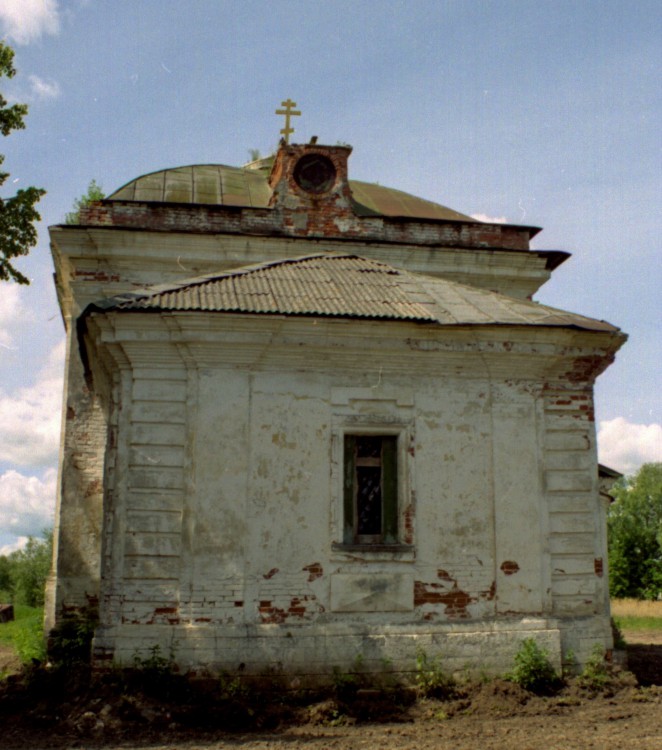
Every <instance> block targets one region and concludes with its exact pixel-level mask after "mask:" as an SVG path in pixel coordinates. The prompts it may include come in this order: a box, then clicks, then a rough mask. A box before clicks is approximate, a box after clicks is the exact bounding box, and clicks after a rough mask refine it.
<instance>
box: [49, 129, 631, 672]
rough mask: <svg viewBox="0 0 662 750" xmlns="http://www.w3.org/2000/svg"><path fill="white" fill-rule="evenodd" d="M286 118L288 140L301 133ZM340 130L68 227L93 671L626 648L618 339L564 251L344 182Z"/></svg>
mask: <svg viewBox="0 0 662 750" xmlns="http://www.w3.org/2000/svg"><path fill="white" fill-rule="evenodd" d="M287 135H288V133H286V136H287ZM350 153H351V148H350V147H348V146H340V145H336V146H324V145H320V144H318V143H317V142H316V139H315V138H313V139H312V141H311V142H310V143H307V144H290V143H288V142H287V141H286V140H285V139H284V140H283V141H282V142H281V145H280V147H279V149H278V151H277V153H276V154H275V157H272V158H269V159H263V160H258V161H256V162H253V163H250V164H248V165H246V166H244V167H229V166H221V165H208V164H207V165H195V166H187V167H179V168H175V169H165V170H162V171H158V172H154V173H151V174H147V175H143V176H141V177H138V178H136V179H134V180H132V181H131V182H129V183H128V184H126V185H124V186H123V187H121V188H120V189H119V190H117V191H116V192H114V193H113V194H112V195H110V196H108V198H106V199H104V200H102V201H99V202H96V203H94V204H92V205H91V206H89V207H87V208H84V209H82V210H81V213H80V219H79V221H80V223H79V224H77V225H59V226H54V227H51V228H50V234H51V243H52V251H53V257H54V262H55V269H56V273H55V279H56V285H57V292H58V297H59V302H60V305H61V308H62V314H63V318H64V321H65V325H66V329H67V337H68V338H67V340H68V347H67V360H66V379H65V404H64V414H63V436H62V447H61V463H60V486H59V498H58V506H57V513H56V527H55V553H54V572H53V575H52V577H51V580H50V582H49V588H48V603H47V626H48V627H52V626H53V625H54V624H55V623H57V622H58V621H59V620H60V619H61V618H63V617H64V616H66V615H67V614H68V613H72V612H81V613H91V614H93V615H94V617H96V618H98V624H97V626H96V630H95V635H94V642H93V648H94V661H95V664H96V665H97V666H98V667H103V666H104V665H110V664H130V663H131V662H132V661H133V659H134V657H135V656H136V655H143V656H145V655H147V654H148V653H149V651H150V649H152V648H153V647H154V646H157V645H158V646H159V647H160V649H161V653H163V654H172V655H173V659H174V660H175V661H176V662H177V664H178V665H179V666H180V667H181V668H182V669H187V668H190V669H194V670H221V669H222V670H227V671H230V672H233V673H234V672H237V671H242V672H243V673H245V674H260V673H267V672H271V673H273V671H274V670H278V671H282V672H284V673H286V674H292V675H295V674H296V675H299V676H301V677H302V678H305V679H307V678H309V679H311V680H315V679H320V678H322V679H323V678H324V677H325V676H328V675H329V674H331V672H332V670H333V669H334V667H335V668H338V669H342V670H351V668H352V665H353V664H356V663H357V660H360V661H361V662H362V664H363V667H364V668H365V669H368V670H382V669H384V665H385V664H389V665H391V667H390V668H392V669H394V670H395V671H397V672H410V671H412V670H413V669H414V668H415V661H416V654H417V652H418V651H420V650H422V651H424V652H425V653H426V654H427V655H428V656H430V657H432V656H439V657H440V658H441V662H442V664H443V666H444V668H445V669H446V670H447V671H449V672H452V671H455V670H463V669H467V668H469V669H475V670H482V671H486V672H493V673H498V672H503V671H505V670H507V669H509V668H510V667H511V666H512V658H513V655H514V654H515V653H516V652H517V650H518V648H519V647H520V644H521V642H522V641H523V640H524V639H526V638H534V639H535V640H536V641H537V642H538V643H539V644H540V645H541V646H542V647H544V648H545V649H546V650H547V651H548V652H549V654H550V657H551V659H552V661H553V663H555V664H556V666H557V667H559V666H560V663H561V659H562V656H563V654H565V653H567V652H568V651H569V650H572V651H573V652H574V654H575V657H576V658H577V659H578V660H579V661H580V662H582V661H583V660H585V659H586V657H587V656H588V655H589V654H590V653H591V652H592V650H593V649H594V647H595V645H596V644H599V645H600V647H601V648H604V649H605V650H609V649H610V648H611V647H612V636H611V630H610V618H609V595H608V585H607V567H606V561H607V549H606V524H605V516H606V502H607V500H605V497H604V496H601V494H600V483H599V478H598V464H597V455H596V435H595V424H594V416H593V384H594V382H595V379H596V377H597V376H598V375H599V374H600V373H601V372H602V371H603V370H604V369H605V368H606V367H607V366H608V365H609V364H610V363H611V362H612V361H613V359H614V355H615V352H616V351H617V350H618V349H619V347H620V346H621V345H622V344H623V342H624V341H625V338H626V337H625V335H624V334H623V333H621V332H620V331H619V329H618V328H616V327H615V326H613V325H610V324H609V323H606V322H604V321H600V320H593V319H591V318H587V317H583V316H582V315H577V314H574V313H570V312H564V311H562V310H558V309H554V308H552V307H548V306H545V305H542V304H539V303H537V302H535V301H532V297H533V295H535V293H536V291H537V290H538V289H539V287H540V286H541V285H542V284H544V283H545V281H547V280H548V279H549V277H550V275H551V274H552V272H553V271H554V269H555V268H556V267H557V266H559V265H560V264H561V263H563V262H564V261H565V260H566V259H567V257H568V254H567V253H564V252H561V251H555V250H535V249H531V247H530V240H531V238H532V237H533V236H535V235H536V234H537V233H538V232H539V230H538V229H537V228H535V227H530V226H515V225H508V224H492V223H484V222H481V221H477V220H476V219H473V218H471V217H470V216H467V215H464V214H462V213H458V212H457V211H453V210H451V209H448V208H445V207H444V206H441V205H438V204H436V203H432V202H429V201H427V200H423V199H421V198H416V197H414V196H411V195H408V194H406V193H403V192H400V191H398V190H394V189H391V188H387V187H382V186H379V185H375V184H370V183H365V182H358V181H355V180H351V179H350V178H349V173H348V159H349V156H350Z"/></svg>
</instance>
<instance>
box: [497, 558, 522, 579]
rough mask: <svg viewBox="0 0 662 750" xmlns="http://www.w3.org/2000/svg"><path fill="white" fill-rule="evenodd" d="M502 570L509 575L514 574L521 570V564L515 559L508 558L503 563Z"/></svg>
mask: <svg viewBox="0 0 662 750" xmlns="http://www.w3.org/2000/svg"><path fill="white" fill-rule="evenodd" d="M501 570H502V572H503V573H504V574H505V575H507V576H512V575H514V574H515V573H517V571H518V570H519V565H518V564H517V563H516V562H515V561H514V560H506V561H505V562H502V563H501Z"/></svg>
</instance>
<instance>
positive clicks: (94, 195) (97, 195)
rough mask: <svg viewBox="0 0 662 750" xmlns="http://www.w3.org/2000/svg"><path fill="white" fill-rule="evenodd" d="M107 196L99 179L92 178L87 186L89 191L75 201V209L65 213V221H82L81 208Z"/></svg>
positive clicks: (73, 222) (66, 222)
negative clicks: (98, 182)
mask: <svg viewBox="0 0 662 750" xmlns="http://www.w3.org/2000/svg"><path fill="white" fill-rule="evenodd" d="M105 197H106V194H105V193H104V192H103V188H102V187H101V185H97V181H96V180H92V182H90V184H89V185H88V186H87V192H86V193H85V194H84V195H81V197H80V198H77V199H76V200H75V201H74V206H73V211H71V212H70V213H68V214H66V215H65V217H64V223H65V224H78V223H79V221H80V210H81V208H86V207H87V206H89V205H90V203H93V202H94V201H101V200H103V199H104V198H105Z"/></svg>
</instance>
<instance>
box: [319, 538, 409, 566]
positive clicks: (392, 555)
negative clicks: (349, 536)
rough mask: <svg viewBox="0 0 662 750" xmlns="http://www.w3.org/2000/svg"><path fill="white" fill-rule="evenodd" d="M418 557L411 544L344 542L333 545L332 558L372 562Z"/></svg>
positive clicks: (344, 560) (406, 560)
mask: <svg viewBox="0 0 662 750" xmlns="http://www.w3.org/2000/svg"><path fill="white" fill-rule="evenodd" d="M415 557H416V551H415V548H414V546H413V545H411V544H342V543H340V542H334V543H333V544H332V545H331V559H332V560H335V561H342V562H346V561H350V560H360V561H363V560H366V561H370V562H382V561H395V562H409V561H413V560H414V559H415Z"/></svg>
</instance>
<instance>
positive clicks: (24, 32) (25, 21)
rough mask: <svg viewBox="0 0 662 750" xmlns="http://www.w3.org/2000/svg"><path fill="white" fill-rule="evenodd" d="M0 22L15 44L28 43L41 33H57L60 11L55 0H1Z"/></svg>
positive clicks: (37, 37)
mask: <svg viewBox="0 0 662 750" xmlns="http://www.w3.org/2000/svg"><path fill="white" fill-rule="evenodd" d="M0 22H1V23H2V26H3V29H4V32H5V35H6V36H7V37H8V38H10V39H11V40H12V41H14V42H16V44H29V43H30V42H33V41H35V40H36V39H39V37H40V36H42V34H57V33H58V32H59V30H60V12H59V9H58V4H57V0H2V2H0Z"/></svg>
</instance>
